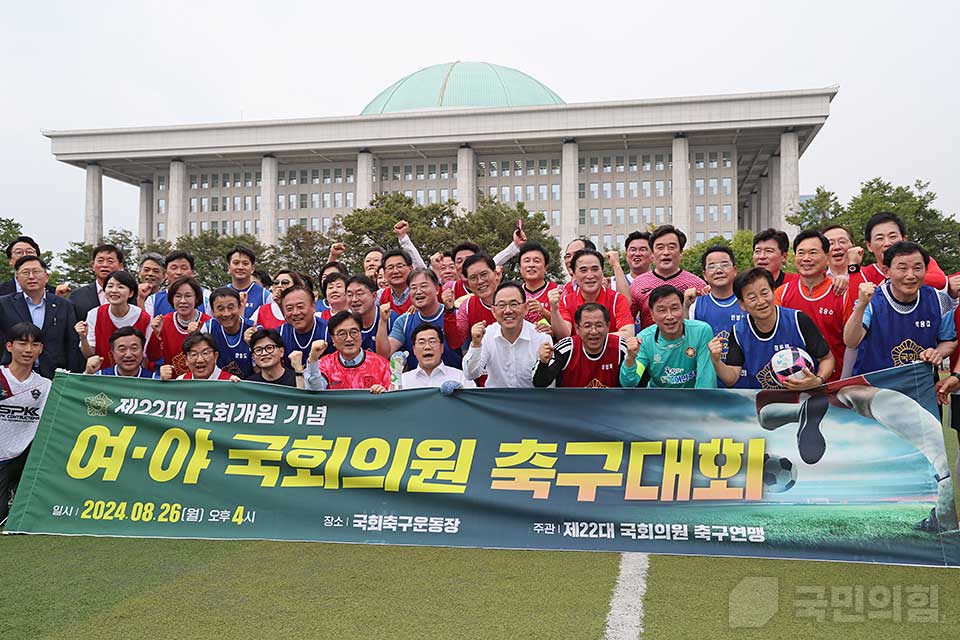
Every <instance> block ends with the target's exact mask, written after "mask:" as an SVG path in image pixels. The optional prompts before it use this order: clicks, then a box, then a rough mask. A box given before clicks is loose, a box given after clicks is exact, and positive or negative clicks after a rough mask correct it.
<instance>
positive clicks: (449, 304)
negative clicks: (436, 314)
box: [440, 289, 456, 311]
mask: <svg viewBox="0 0 960 640" xmlns="http://www.w3.org/2000/svg"><path fill="white" fill-rule="evenodd" d="M440 300H441V301H442V302H443V306H444V308H445V309H446V310H447V311H453V303H454V301H455V300H456V297H455V296H454V293H453V289H444V290H443V293H441V294H440Z"/></svg>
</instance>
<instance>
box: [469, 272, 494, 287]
mask: <svg viewBox="0 0 960 640" xmlns="http://www.w3.org/2000/svg"><path fill="white" fill-rule="evenodd" d="M492 276H493V272H492V271H481V272H480V273H475V274H473V275H472V276H467V281H468V282H470V283H471V284H476V283H478V282H486V281H487V280H489V279H490V278H491V277H492Z"/></svg>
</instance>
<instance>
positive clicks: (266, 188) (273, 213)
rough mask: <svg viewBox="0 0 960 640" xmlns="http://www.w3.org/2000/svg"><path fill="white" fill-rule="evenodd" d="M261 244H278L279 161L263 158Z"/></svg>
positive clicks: (261, 164)
mask: <svg viewBox="0 0 960 640" xmlns="http://www.w3.org/2000/svg"><path fill="white" fill-rule="evenodd" d="M260 178H261V179H260V242H262V243H263V244H265V245H267V246H269V245H272V244H276V243H277V159H276V158H274V157H273V156H263V159H262V160H261V161H260Z"/></svg>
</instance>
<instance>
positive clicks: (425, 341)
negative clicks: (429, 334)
mask: <svg viewBox="0 0 960 640" xmlns="http://www.w3.org/2000/svg"><path fill="white" fill-rule="evenodd" d="M413 344H415V345H418V346H421V347H435V346H437V345H438V344H440V340H438V339H437V338H418V339H417V341H416V342H414V343H413Z"/></svg>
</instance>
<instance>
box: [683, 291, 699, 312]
mask: <svg viewBox="0 0 960 640" xmlns="http://www.w3.org/2000/svg"><path fill="white" fill-rule="evenodd" d="M698 295H700V293H699V292H698V291H697V288H696V287H690V288H689V289H685V290H684V292H683V306H684V307H689V306H690V305H691V304H693V301H694V300H696V299H697V296H698Z"/></svg>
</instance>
